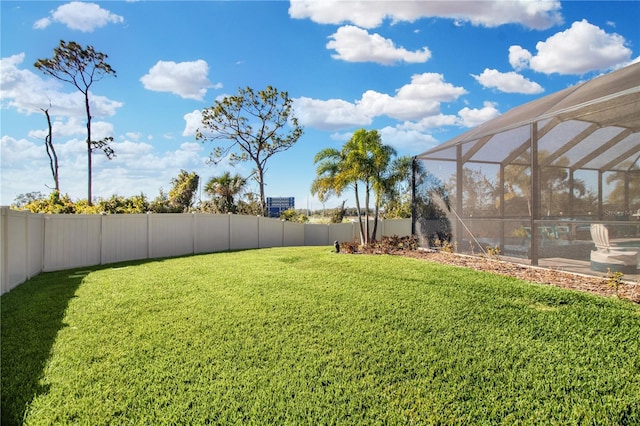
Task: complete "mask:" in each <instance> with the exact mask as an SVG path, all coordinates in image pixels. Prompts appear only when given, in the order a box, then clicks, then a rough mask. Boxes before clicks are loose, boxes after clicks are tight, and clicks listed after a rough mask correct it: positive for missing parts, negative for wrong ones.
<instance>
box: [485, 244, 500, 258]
mask: <svg viewBox="0 0 640 426" xmlns="http://www.w3.org/2000/svg"><path fill="white" fill-rule="evenodd" d="M485 251H486V253H487V258H488V259H495V260H500V253H501V252H500V247H498V246H495V247H491V246H487V247H486V249H485Z"/></svg>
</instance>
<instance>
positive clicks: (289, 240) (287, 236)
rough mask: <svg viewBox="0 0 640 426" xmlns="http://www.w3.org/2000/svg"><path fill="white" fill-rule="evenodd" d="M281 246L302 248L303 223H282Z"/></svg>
mask: <svg viewBox="0 0 640 426" xmlns="http://www.w3.org/2000/svg"><path fill="white" fill-rule="evenodd" d="M282 245H283V246H284V247H295V246H303V245H304V223H297V222H284V237H283V241H282Z"/></svg>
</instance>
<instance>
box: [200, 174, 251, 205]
mask: <svg viewBox="0 0 640 426" xmlns="http://www.w3.org/2000/svg"><path fill="white" fill-rule="evenodd" d="M246 183H247V180H246V179H244V178H243V177H242V176H240V175H238V174H236V175H234V176H231V173H229V172H225V173H223V174H222V175H221V176H214V177H212V178H211V179H209V181H208V182H207V184H206V185H205V186H204V192H205V193H207V194H209V195H210V196H212V197H213V205H214V210H215V211H216V212H218V213H237V212H238V206H237V205H236V203H235V200H234V197H236V195H238V194H239V193H241V192H242V190H243V189H244V186H245V184H246Z"/></svg>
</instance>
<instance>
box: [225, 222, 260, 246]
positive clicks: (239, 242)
mask: <svg viewBox="0 0 640 426" xmlns="http://www.w3.org/2000/svg"><path fill="white" fill-rule="evenodd" d="M258 220H259V218H258V216H244V215H236V214H234V215H231V223H230V230H229V232H230V233H231V234H230V235H231V238H230V240H231V243H230V249H231V250H241V249H250V248H258Z"/></svg>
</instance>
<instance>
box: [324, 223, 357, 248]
mask: <svg viewBox="0 0 640 426" xmlns="http://www.w3.org/2000/svg"><path fill="white" fill-rule="evenodd" d="M358 235H359V234H358V222H353V223H335V224H331V226H329V244H333V242H334V241H338V242H340V243H342V242H344V241H353V240H354V239H357V238H359V237H358Z"/></svg>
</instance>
